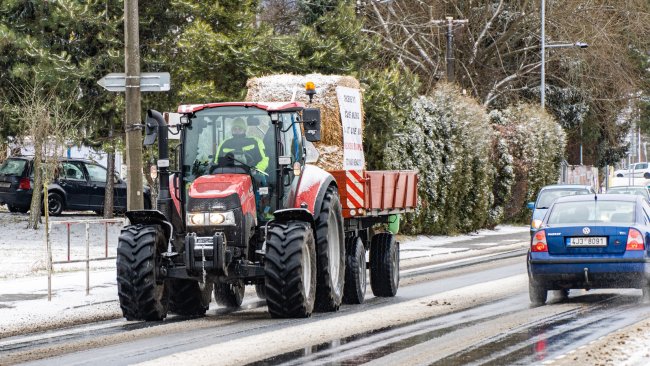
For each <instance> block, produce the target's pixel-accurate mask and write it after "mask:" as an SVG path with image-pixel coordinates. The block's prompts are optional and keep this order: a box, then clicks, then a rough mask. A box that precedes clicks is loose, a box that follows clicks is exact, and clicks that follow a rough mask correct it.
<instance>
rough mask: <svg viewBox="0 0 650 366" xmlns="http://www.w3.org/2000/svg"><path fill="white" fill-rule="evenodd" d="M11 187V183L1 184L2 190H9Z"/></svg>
mask: <svg viewBox="0 0 650 366" xmlns="http://www.w3.org/2000/svg"><path fill="white" fill-rule="evenodd" d="M9 187H11V183H9V182H0V188H9Z"/></svg>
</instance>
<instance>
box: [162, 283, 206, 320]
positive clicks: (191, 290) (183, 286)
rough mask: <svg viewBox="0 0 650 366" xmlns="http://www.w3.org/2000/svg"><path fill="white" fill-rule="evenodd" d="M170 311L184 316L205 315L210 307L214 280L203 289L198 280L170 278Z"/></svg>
mask: <svg viewBox="0 0 650 366" xmlns="http://www.w3.org/2000/svg"><path fill="white" fill-rule="evenodd" d="M168 284H169V311H170V312H172V313H175V314H178V315H183V316H203V315H205V312H206V311H207V310H208V308H209V307H210V300H211V299H212V282H207V283H206V284H205V287H204V288H203V290H201V286H200V285H199V283H198V282H197V281H194V280H184V279H179V278H174V279H171V280H169V282H168Z"/></svg>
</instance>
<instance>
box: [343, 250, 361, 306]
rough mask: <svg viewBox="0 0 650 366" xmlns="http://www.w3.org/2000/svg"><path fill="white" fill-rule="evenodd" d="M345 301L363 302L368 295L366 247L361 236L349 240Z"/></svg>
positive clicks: (349, 302)
mask: <svg viewBox="0 0 650 366" xmlns="http://www.w3.org/2000/svg"><path fill="white" fill-rule="evenodd" d="M346 250H347V255H346V260H347V262H346V263H345V287H344V289H343V302H344V303H346V304H361V303H363V300H364V298H365V297H366V248H364V247H363V242H362V241H361V238H359V237H352V238H350V239H348V240H347V245H346Z"/></svg>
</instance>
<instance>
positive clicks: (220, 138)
mask: <svg viewBox="0 0 650 366" xmlns="http://www.w3.org/2000/svg"><path fill="white" fill-rule="evenodd" d="M267 132H268V133H273V129H272V128H271V119H270V117H269V115H268V114H267V113H266V112H265V111H264V110H261V109H258V108H250V107H249V108H245V107H219V108H209V109H203V110H201V111H198V112H196V114H195V117H194V118H192V123H191V124H190V126H189V127H187V129H186V131H185V141H184V144H185V148H184V151H185V153H184V156H183V166H184V168H185V169H184V175H185V181H186V182H191V181H193V180H194V179H195V178H196V177H199V176H201V175H204V174H208V166H209V165H210V163H213V164H214V163H217V162H218V161H219V158H220V156H221V157H223V155H224V154H226V153H227V152H232V153H233V157H234V158H235V159H236V160H237V164H246V165H249V166H251V167H256V168H258V169H259V170H262V171H264V172H265V170H266V169H267V168H268V164H266V165H267V166H264V165H265V164H264V163H263V162H262V163H260V161H261V160H262V158H263V156H261V155H262V154H264V155H266V157H268V158H269V160H275V157H272V156H269V154H270V153H271V152H272V150H273V149H269V148H265V149H264V151H263V152H258V151H257V149H255V151H252V152H251V151H247V152H244V151H237V150H234V149H231V147H230V146H229V142H228V141H229V140H230V139H232V138H233V136H237V137H240V138H246V139H248V140H250V141H252V142H255V140H257V141H259V142H260V143H261V145H262V147H263V146H264V140H265V137H266V135H267ZM271 141H272V140H271ZM265 173H266V172H265Z"/></svg>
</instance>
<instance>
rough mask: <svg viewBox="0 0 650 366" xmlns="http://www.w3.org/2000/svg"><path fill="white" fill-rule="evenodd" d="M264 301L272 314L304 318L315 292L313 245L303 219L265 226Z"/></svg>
mask: <svg viewBox="0 0 650 366" xmlns="http://www.w3.org/2000/svg"><path fill="white" fill-rule="evenodd" d="M264 272H265V286H264V287H265V288H266V304H267V305H268V308H269V313H271V316H272V317H274V318H307V317H309V316H311V313H312V311H313V310H314V299H315V295H316V249H315V244H314V234H313V232H312V229H311V226H310V225H309V224H308V223H305V222H302V221H289V222H286V223H281V222H273V223H272V224H269V226H268V237H267V240H266V256H265V259H264Z"/></svg>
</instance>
